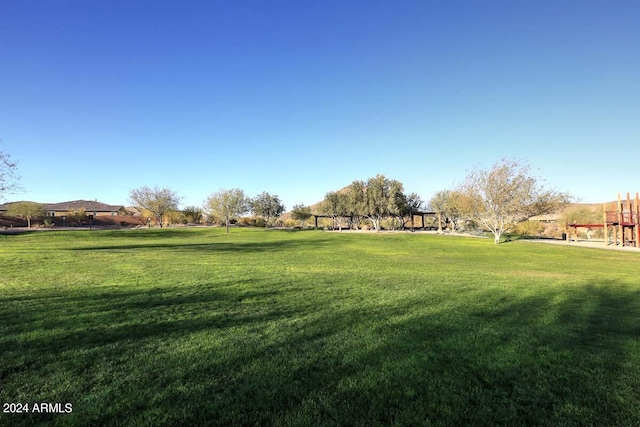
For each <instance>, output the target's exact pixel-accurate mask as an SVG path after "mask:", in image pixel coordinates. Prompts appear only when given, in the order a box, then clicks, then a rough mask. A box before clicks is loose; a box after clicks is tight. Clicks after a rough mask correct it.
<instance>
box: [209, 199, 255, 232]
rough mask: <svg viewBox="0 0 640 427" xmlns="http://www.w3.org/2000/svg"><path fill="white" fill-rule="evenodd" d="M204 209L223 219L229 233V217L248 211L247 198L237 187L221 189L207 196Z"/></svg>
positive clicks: (211, 214)
mask: <svg viewBox="0 0 640 427" xmlns="http://www.w3.org/2000/svg"><path fill="white" fill-rule="evenodd" d="M204 209H205V210H206V211H207V213H208V214H209V215H210V216H213V217H215V218H220V219H222V220H224V222H225V224H226V227H227V233H229V223H230V222H231V219H233V218H235V217H238V216H240V215H242V214H244V213H246V212H248V211H249V199H248V198H247V196H245V194H244V191H242V190H240V189H239V188H234V189H231V190H224V189H223V190H219V191H218V192H217V193H213V194H211V195H210V196H209V197H207V200H205V202H204Z"/></svg>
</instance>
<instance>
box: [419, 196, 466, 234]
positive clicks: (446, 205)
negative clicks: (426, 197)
mask: <svg viewBox="0 0 640 427" xmlns="http://www.w3.org/2000/svg"><path fill="white" fill-rule="evenodd" d="M468 203H469V200H468V199H467V197H466V196H465V195H464V194H462V193H461V192H460V191H456V190H442V191H438V192H437V193H436V194H434V195H433V197H432V198H431V200H430V201H429V205H430V206H431V209H433V210H434V211H436V212H437V214H438V231H439V232H442V223H443V222H444V223H445V224H449V225H450V226H451V231H455V230H457V229H458V227H459V223H460V221H461V220H463V219H464V217H465V215H466V211H467V209H466V207H465V206H466V205H467V204H468Z"/></svg>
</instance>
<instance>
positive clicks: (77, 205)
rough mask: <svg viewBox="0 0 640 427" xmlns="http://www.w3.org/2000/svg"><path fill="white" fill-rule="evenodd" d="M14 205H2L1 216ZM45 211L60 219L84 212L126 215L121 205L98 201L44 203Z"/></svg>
mask: <svg viewBox="0 0 640 427" xmlns="http://www.w3.org/2000/svg"><path fill="white" fill-rule="evenodd" d="M13 203H17V202H12V203H5V204H3V205H0V214H4V213H6V212H7V209H8V207H9V206H11V205H12V204H13ZM42 206H43V207H44V210H45V211H46V215H47V216H48V217H58V216H67V215H71V214H72V213H73V212H78V211H82V210H84V211H85V212H86V214H87V215H93V216H94V217H96V216H107V215H109V216H116V215H119V214H121V213H124V210H125V209H124V206H121V205H108V204H106V203H101V202H98V201H92V200H74V201H71V202H61V203H42Z"/></svg>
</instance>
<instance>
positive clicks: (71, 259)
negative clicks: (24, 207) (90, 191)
mask: <svg viewBox="0 0 640 427" xmlns="http://www.w3.org/2000/svg"><path fill="white" fill-rule="evenodd" d="M0 272H1V273H0V350H1V352H0V403H3V404H4V403H12V402H13V403H28V404H29V405H33V404H34V403H41V402H47V403H61V404H62V405H64V404H65V403H71V404H72V412H71V413H70V414H42V413H29V414H7V413H0V425H12V426H20V425H43V424H44V425H46V424H47V423H48V424H51V425H87V426H97V425H123V426H124V425H127V426H129V425H140V426H143V425H144V426H146V425H155V426H157V425H194V426H195V425H302V426H304V425H331V426H334V425H362V426H370V425H452V426H453V425H456V426H457V425H474V426H478V425H522V424H528V425H553V426H556V425H638V423H640V254H638V253H626V252H615V251H605V250H592V249H581V248H575V247H564V246H556V245H545V244H537V243H531V242H522V241H518V242H511V243H507V244H502V245H498V246H496V245H494V244H493V243H492V241H491V239H473V238H456V237H447V236H437V235H424V234H418V233H413V234H412V233H399V234H385V233H380V234H375V233H370V234H368V233H328V232H320V231H318V232H316V231H304V232H287V231H281V230H261V229H233V230H232V231H231V233H230V234H229V235H226V234H224V230H222V229H163V230H157V229H143V230H123V231H93V232H84V231H78V232H39V233H32V234H25V235H12V236H0ZM3 406H5V405H3ZM3 409H4V408H3Z"/></svg>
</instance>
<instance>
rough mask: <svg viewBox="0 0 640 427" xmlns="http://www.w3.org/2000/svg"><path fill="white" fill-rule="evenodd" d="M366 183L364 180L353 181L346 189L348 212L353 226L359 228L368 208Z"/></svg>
mask: <svg viewBox="0 0 640 427" xmlns="http://www.w3.org/2000/svg"><path fill="white" fill-rule="evenodd" d="M365 193H366V185H365V183H364V181H359V180H358V181H353V182H352V183H351V184H350V185H349V186H348V187H347V189H346V192H345V204H346V212H347V214H348V215H349V216H350V217H351V228H354V229H358V226H359V224H360V222H361V221H362V217H363V216H364V213H365V212H366V210H367V200H366V194H365Z"/></svg>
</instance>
